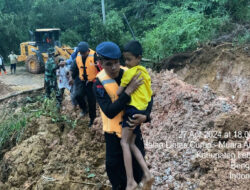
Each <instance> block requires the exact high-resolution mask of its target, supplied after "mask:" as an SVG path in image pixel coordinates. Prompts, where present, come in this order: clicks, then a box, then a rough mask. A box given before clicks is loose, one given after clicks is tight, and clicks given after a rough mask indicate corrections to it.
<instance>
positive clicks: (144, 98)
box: [120, 65, 153, 110]
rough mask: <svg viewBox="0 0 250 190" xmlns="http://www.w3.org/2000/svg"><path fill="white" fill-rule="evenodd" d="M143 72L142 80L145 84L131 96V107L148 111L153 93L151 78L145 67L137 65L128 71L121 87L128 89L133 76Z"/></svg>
mask: <svg viewBox="0 0 250 190" xmlns="http://www.w3.org/2000/svg"><path fill="white" fill-rule="evenodd" d="M139 72H141V75H140V78H141V77H142V78H143V84H142V85H140V86H139V87H138V89H137V90H136V91H135V92H133V93H132V94H131V101H130V103H129V105H131V106H134V107H136V108H137V109H138V110H146V108H147V107H148V103H149V102H150V101H151V96H152V94H153V91H152V89H151V78H150V76H149V74H148V71H147V69H146V68H145V67H143V66H141V65H137V66H135V67H132V68H130V69H128V70H126V71H124V74H123V76H122V79H121V84H120V85H121V86H122V87H126V86H127V85H128V84H129V82H130V81H131V79H132V78H133V76H135V75H136V74H138V73H139Z"/></svg>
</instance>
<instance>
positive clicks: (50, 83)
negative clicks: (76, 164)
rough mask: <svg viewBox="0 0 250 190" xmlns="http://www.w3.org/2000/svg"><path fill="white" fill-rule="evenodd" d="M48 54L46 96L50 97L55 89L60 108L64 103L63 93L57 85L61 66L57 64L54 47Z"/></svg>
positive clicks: (45, 77) (45, 79)
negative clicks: (57, 72)
mask: <svg viewBox="0 0 250 190" xmlns="http://www.w3.org/2000/svg"><path fill="white" fill-rule="evenodd" d="M48 55H49V58H48V60H47V62H46V64H45V75H44V86H45V93H46V98H50V97H51V96H50V95H51V93H52V92H53V91H54V92H55V93H56V100H57V103H56V106H57V109H58V110H59V109H60V107H61V103H62V95H61V92H60V90H59V88H58V86H57V75H56V70H57V69H58V68H59V66H58V65H57V64H56V62H55V59H54V55H55V50H54V48H49V49H48Z"/></svg>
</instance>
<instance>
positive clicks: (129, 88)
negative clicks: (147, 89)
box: [125, 72, 143, 96]
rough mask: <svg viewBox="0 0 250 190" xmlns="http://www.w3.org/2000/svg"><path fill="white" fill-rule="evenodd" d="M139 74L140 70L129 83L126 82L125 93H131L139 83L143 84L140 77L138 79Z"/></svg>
mask: <svg viewBox="0 0 250 190" xmlns="http://www.w3.org/2000/svg"><path fill="white" fill-rule="evenodd" d="M140 75H141V72H139V73H138V74H137V75H135V76H134V77H133V78H132V79H131V81H130V83H129V84H128V86H127V88H126V90H125V93H126V94H127V95H129V96H130V95H131V94H132V93H133V92H134V91H135V90H136V89H137V88H138V87H139V86H140V85H141V84H143V80H142V78H140V79H139V76H140Z"/></svg>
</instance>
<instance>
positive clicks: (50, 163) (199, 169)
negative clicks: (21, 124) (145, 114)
mask: <svg viewBox="0 0 250 190" xmlns="http://www.w3.org/2000/svg"><path fill="white" fill-rule="evenodd" d="M230 48H232V47H229V49H230ZM233 50H235V51H236V52H238V51H239V52H241V51H245V50H244V49H237V48H233V49H231V51H233ZM204 51H205V50H204ZM207 51H211V52H214V53H215V54H216V55H218V57H217V59H216V57H215V56H212V55H215V54H212V55H211V56H210V55H208V58H206V56H205V55H206V54H207V52H206V51H205V53H204V54H202V53H200V54H198V55H197V57H193V60H194V59H197V60H196V61H193V62H192V63H191V65H189V66H186V67H190V73H189V72H188V70H187V68H186V67H185V69H183V70H179V71H178V72H177V73H178V74H182V77H183V78H186V79H187V78H188V77H184V76H185V75H184V74H185V73H186V74H187V76H189V79H190V80H191V79H192V77H191V76H192V75H193V77H194V79H193V80H191V81H193V82H196V83H197V84H199V81H201V82H200V84H201V85H200V86H201V88H198V87H194V86H192V85H191V84H187V83H186V82H183V81H182V80H180V78H179V77H178V76H177V74H174V73H173V72H170V71H162V72H160V73H155V72H150V74H151V76H152V88H153V91H154V92H155V97H154V107H153V110H152V115H151V116H152V121H151V123H146V124H143V125H142V127H141V128H142V132H143V136H144V142H145V148H146V150H147V154H146V159H147V162H148V165H149V167H150V170H151V172H152V174H153V175H154V176H155V179H156V182H155V184H154V187H153V189H154V190H166V189H174V190H181V189H206V190H207V189H209V190H210V189H211V190H214V189H230V190H231V189H235V190H236V189H237V190H246V189H249V186H250V180H249V179H250V176H249V171H250V168H249V166H250V161H249V160H250V159H249V158H250V152H249V151H250V145H249V143H248V140H249V138H248V137H247V134H249V131H250V129H249V126H250V120H249V118H250V106H249V104H248V103H249V102H248V101H245V102H244V101H240V100H241V97H243V96H247V95H248V94H247V93H248V90H246V89H244V88H243V87H245V86H244V85H245V81H246V80H245V79H247V80H248V78H247V77H248V74H249V72H248V73H247V71H249V70H248V69H249V67H248V66H249V65H246V63H245V61H246V60H248V54H245V53H244V52H242V54H239V55H238V53H234V52H232V54H233V55H234V54H235V57H236V58H235V60H237V61H235V62H231V61H230V60H232V59H231V58H230V59H229V58H228V55H227V53H226V55H225V56H224V52H225V46H221V47H217V49H211V50H209V49H208V50H207ZM226 52H227V51H226ZM199 56H200V57H199ZM202 58H203V59H204V60H205V59H206V60H215V61H212V62H211V64H213V63H214V66H213V67H211V68H214V70H213V69H210V70H209V69H208V68H205V66H209V64H205V63H204V64H203V62H200V63H198V60H203V59H202ZM218 60H220V61H218ZM238 60H244V61H242V62H239V63H240V65H241V68H242V69H240V71H239V70H237V69H239V68H238V67H236V66H234V65H235V64H238ZM204 62H205V61H204ZM194 63H196V64H194ZM220 64H221V65H222V66H223V68H224V70H223V69H222V70H223V71H225V72H219V74H218V73H214V72H217V71H220V69H219V68H222V67H219V65H220ZM228 64H229V65H228ZM199 66H200V67H201V68H200V67H199ZM225 68H227V69H225ZM228 68H230V69H228ZM195 69H198V71H195ZM207 70H209V72H207V73H206V74H205V73H203V74H202V75H200V76H199V75H198V74H199V73H200V74H201V73H202V72H205V71H207ZM236 70H237V72H236ZM212 71H213V72H212ZM238 72H239V73H241V74H237V75H236V74H235V73H238ZM196 73H197V76H196ZM220 73H223V74H220ZM233 74H235V75H233ZM210 75H211V76H210ZM217 75H218V76H220V77H219V78H216V76H217ZM198 76H199V77H198ZM214 76H215V77H214ZM222 76H226V77H222ZM233 76H237V77H238V78H239V77H240V76H243V78H244V80H238V79H237V80H235V85H238V86H239V87H240V90H238V93H239V96H237V95H236V94H234V91H233V93H232V94H230V96H227V97H225V96H219V95H217V94H216V92H215V91H214V90H212V88H214V89H215V90H217V89H226V88H224V86H226V85H224V84H223V83H224V82H225V81H228V80H229V77H232V78H233ZM204 78H208V79H210V78H212V79H213V80H212V79H211V85H204V84H210V83H208V82H206V80H205V79H204ZM217 79H218V82H216V81H217ZM204 81H205V82H204ZM202 82H203V83H202ZM213 82H214V83H213ZM238 82H239V84H238ZM212 84H214V86H213V85H212ZM215 84H216V85H215ZM230 85H232V84H231V83H230ZM233 89H234V88H233ZM248 89H249V88H248ZM222 92H223V90H222ZM245 92H246V93H245ZM221 94H223V93H221ZM232 96H235V98H232ZM243 99H244V98H243ZM235 100H239V101H235ZM239 102H241V104H239ZM63 105H64V107H63V111H62V113H63V114H67V115H71V116H72V118H75V114H74V113H73V111H72V107H71V106H70V101H69V96H68V95H67V96H66V100H65V101H64V102H63ZM86 124H87V119H86V118H84V119H83V120H81V121H79V122H78V124H77V126H76V127H75V128H72V127H71V126H67V125H66V124H65V123H56V124H55V123H53V122H52V121H51V118H44V117H42V118H39V119H34V120H32V121H31V122H30V123H29V124H28V126H27V128H26V131H25V132H24V136H23V137H22V140H21V141H20V143H19V144H18V145H16V146H15V147H14V148H12V149H11V150H10V151H8V152H6V153H5V155H4V157H3V159H2V161H1V168H0V181H1V182H0V189H6V190H8V189H11V190H12V189H34V190H38V189H39V190H40V189H41V190H43V189H44V190H45V189H51V190H52V189H53V190H54V189H58V190H59V189H60V190H61V189H62V190H63V189H72V190H78V189H110V184H109V182H108V181H107V176H106V173H105V167H104V163H105V147H104V139H103V136H102V134H101V118H100V117H98V118H97V119H96V121H95V124H94V126H93V129H92V130H89V129H88V128H87V126H86Z"/></svg>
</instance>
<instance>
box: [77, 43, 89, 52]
mask: <svg viewBox="0 0 250 190" xmlns="http://www.w3.org/2000/svg"><path fill="white" fill-rule="evenodd" d="M77 49H78V50H79V52H81V53H85V52H86V51H88V50H89V44H88V43H87V42H80V43H79V44H78V46H77Z"/></svg>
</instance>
